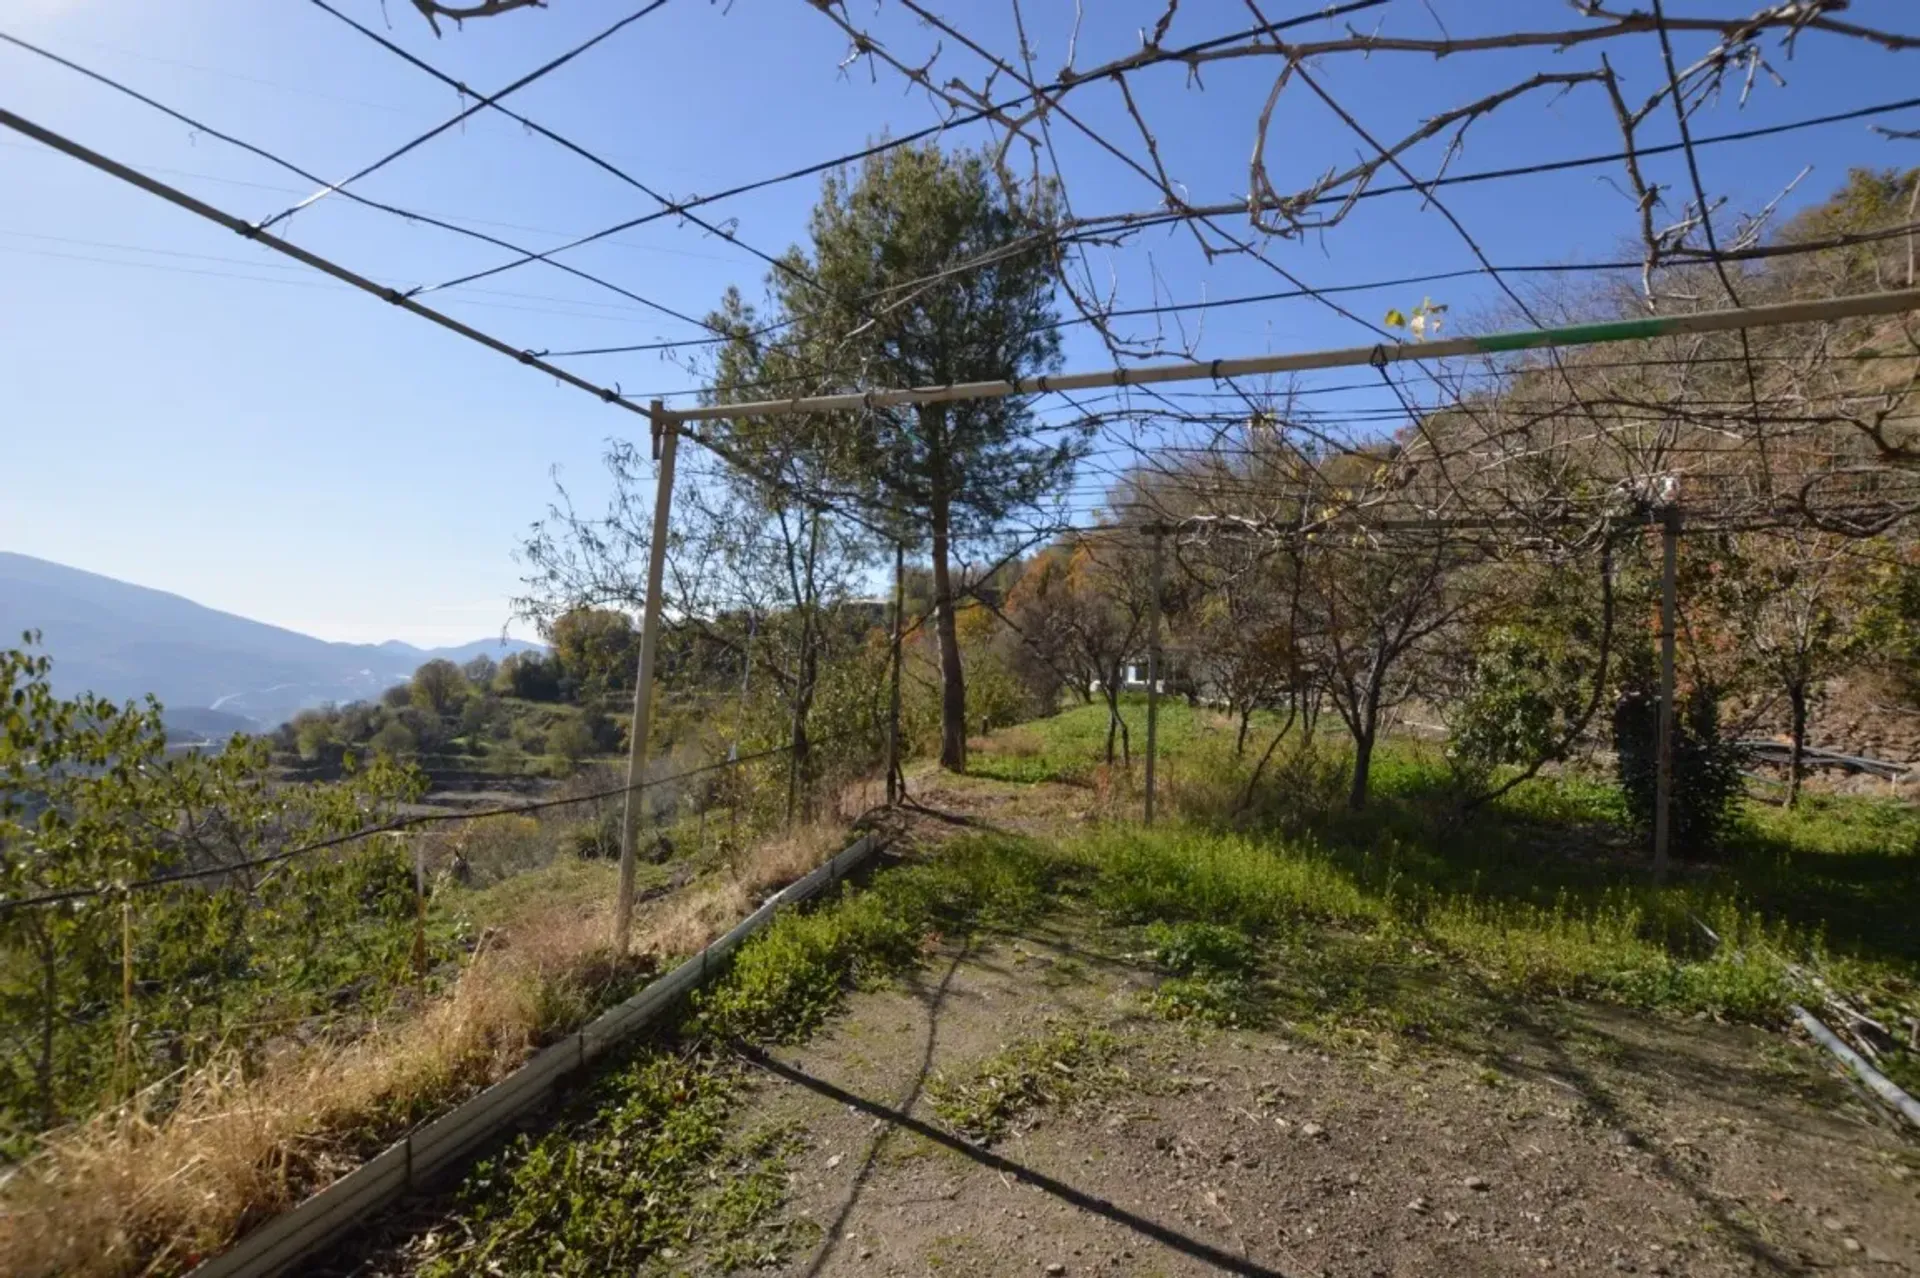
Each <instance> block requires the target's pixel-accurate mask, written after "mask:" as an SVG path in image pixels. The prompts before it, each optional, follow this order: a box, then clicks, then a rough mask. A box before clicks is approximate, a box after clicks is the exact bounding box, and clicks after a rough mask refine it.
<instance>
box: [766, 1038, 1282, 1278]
mask: <svg viewBox="0 0 1920 1278" xmlns="http://www.w3.org/2000/svg"><path fill="white" fill-rule="evenodd" d="M929 1033H930V1034H931V1030H930V1031H929ZM739 1052H740V1055H741V1058H742V1059H743V1060H746V1061H747V1062H748V1063H750V1064H752V1065H754V1066H757V1067H758V1068H760V1069H763V1070H765V1071H766V1072H767V1073H769V1074H771V1075H773V1076H774V1077H777V1078H781V1079H784V1080H786V1081H787V1082H789V1083H792V1084H794V1085H795V1086H798V1087H803V1088H806V1089H807V1090H808V1091H810V1092H813V1093H814V1094H816V1095H818V1096H822V1097H824V1098H826V1099H827V1100H830V1101H833V1102H834V1103H836V1104H840V1105H847V1106H850V1107H852V1108H854V1109H857V1110H859V1111H860V1112H861V1113H863V1114H867V1115H869V1116H870V1117H873V1118H876V1119H879V1120H880V1121H881V1122H883V1123H885V1124H887V1127H886V1128H885V1129H884V1130H883V1131H882V1133H881V1136H880V1138H879V1139H877V1140H876V1141H875V1142H874V1149H877V1148H878V1147H879V1144H880V1141H881V1140H884V1139H885V1138H886V1137H887V1136H889V1135H891V1134H893V1133H894V1132H896V1131H904V1132H909V1133H911V1134H913V1135H915V1136H918V1137H920V1138H921V1139H923V1140H926V1141H928V1142H930V1143H932V1144H935V1145H938V1146H940V1147H941V1148H943V1149H946V1150H949V1151H951V1152H953V1153H955V1154H959V1155H960V1156H962V1157H964V1158H966V1159H968V1160H970V1161H972V1162H975V1163H978V1164H979V1165H981V1166H982V1167H985V1168H987V1169H988V1170H990V1171H994V1172H998V1173H999V1174H1001V1175H1002V1176H1009V1177H1012V1178H1013V1179H1014V1180H1016V1181H1019V1182H1022V1183H1025V1184H1028V1185H1032V1186H1033V1187H1035V1188H1036V1189H1039V1190H1041V1191H1042V1192H1044V1193H1047V1194H1050V1195H1052V1196H1053V1197H1055V1198H1058V1199H1059V1200H1060V1201H1061V1202H1064V1203H1066V1204H1068V1205H1069V1206H1072V1207H1076V1208H1078V1209H1080V1210H1081V1211H1086V1212H1091V1213H1093V1214H1095V1215H1098V1216H1102V1217H1104V1218H1105V1219H1107V1220H1110V1221H1112V1222H1113V1223H1114V1224H1116V1225H1120V1226H1122V1227H1123V1228H1126V1229H1129V1230H1132V1231H1133V1232H1134V1233H1136V1234H1139V1235H1140V1236H1141V1237H1143V1238H1148V1239H1152V1240H1153V1241H1154V1242H1157V1243H1160V1244H1161V1245H1163V1246H1166V1247H1169V1248H1171V1249H1173V1250H1174V1251H1177V1252H1180V1253H1181V1254H1183V1255H1186V1256H1191V1257H1192V1258H1194V1259H1195V1260H1199V1261H1202V1262H1204V1263H1206V1264H1209V1265H1212V1266H1214V1267H1215V1268H1218V1269H1222V1270H1225V1271H1226V1272H1228V1273H1238V1274H1249V1275H1253V1276H1254V1278H1286V1275H1284V1274H1282V1273H1281V1271H1279V1270H1277V1269H1272V1268H1269V1267H1267V1266H1265V1265H1261V1264H1258V1263H1256V1262H1254V1261H1251V1260H1249V1259H1247V1258H1246V1257H1244V1256H1236V1255H1234V1254H1233V1253H1231V1252H1227V1251H1222V1250H1221V1249H1220V1248H1218V1247H1215V1246H1213V1245H1211V1244H1209V1243H1205V1242H1202V1241H1200V1240H1199V1239H1197V1238H1192V1237H1189V1236H1188V1235H1186V1234H1183V1233H1181V1232H1179V1231H1178V1230H1175V1229H1170V1228H1168V1227H1167V1226H1165V1225H1163V1224H1161V1223H1160V1222H1158V1221H1156V1220H1150V1219H1148V1218H1147V1217H1145V1216H1141V1215H1138V1214H1137V1213H1135V1212H1131V1211H1128V1210H1127V1209H1126V1208H1124V1207H1121V1206H1120V1205H1119V1204H1117V1203H1114V1202H1112V1201H1110V1200H1108V1199H1105V1198H1101V1197H1100V1196H1098V1195H1097V1194H1090V1193H1087V1192H1086V1191H1085V1190H1082V1189H1078V1188H1076V1187H1074V1186H1073V1185H1070V1184H1068V1183H1066V1182H1065V1181H1062V1180H1057V1179H1055V1178H1054V1177H1052V1176H1048V1175H1046V1174H1045V1173H1044V1172H1039V1171H1035V1170H1033V1169H1032V1168H1030V1167H1028V1166H1026V1165H1025V1164H1023V1163H1017V1162H1015V1161H1014V1160H1013V1159H1011V1158H1007V1157H1005V1156H1004V1155H1001V1154H996V1153H994V1152H993V1151H992V1150H990V1149H985V1148H983V1147H981V1146H979V1145H975V1144H973V1143H971V1142H969V1141H966V1140H963V1139H962V1138H960V1137H958V1136H955V1135H953V1134H952V1133H951V1132H948V1131H946V1130H944V1129H942V1128H940V1127H936V1126H934V1125H933V1124H932V1123H928V1122H925V1121H924V1120H922V1119H918V1118H915V1117H914V1116H913V1115H912V1114H911V1113H909V1112H908V1106H892V1105H887V1104H885V1103H883V1102H880V1101H876V1100H873V1099H871V1098H869V1097H865V1096H861V1095H859V1094H858V1093H856V1092H850V1091H848V1090H846V1089H845V1088H843V1087H839V1086H837V1085H835V1084H834V1083H830V1082H828V1081H827V1080H826V1079H824V1078H820V1077H818V1076H816V1075H813V1074H809V1073H807V1072H806V1071H804V1070H801V1069H797V1068H795V1067H794V1066H792V1065H789V1064H787V1063H786V1062H784V1061H779V1060H776V1059H774V1058H773V1057H771V1056H768V1055H767V1054H766V1053H764V1052H761V1051H759V1050H758V1049H756V1048H752V1047H748V1046H744V1045H743V1046H741V1047H740V1048H739ZM930 1060H931V1054H930V1053H929V1062H930ZM924 1072H925V1071H924V1068H923V1070H922V1071H921V1073H922V1076H924ZM920 1085H921V1084H920V1082H919V1081H918V1080H916V1082H915V1084H914V1087H913V1089H912V1091H913V1094H914V1095H915V1096H917V1095H918V1090H919V1087H920ZM908 1105H909V1106H910V1105H911V1101H909V1103H908ZM874 1157H875V1155H874V1152H873V1150H869V1153H868V1156H867V1165H866V1166H865V1167H863V1168H862V1169H861V1173H860V1176H859V1178H857V1179H856V1181H855V1187H854V1191H853V1194H852V1195H850V1196H849V1198H848V1201H847V1203H846V1204H845V1205H844V1206H843V1207H842V1208H841V1210H840V1212H839V1213H838V1214H837V1215H836V1218H835V1221H834V1233H833V1234H832V1235H830V1236H829V1238H828V1241H827V1243H826V1246H825V1248H823V1250H822V1252H821V1255H820V1256H819V1257H818V1258H817V1259H816V1260H815V1262H814V1263H813V1264H812V1265H811V1266H809V1267H808V1269H807V1273H808V1274H809V1275H817V1274H818V1273H819V1272H820V1271H821V1268H822V1267H823V1266H824V1265H825V1264H826V1261H827V1258H828V1256H829V1255H830V1253H831V1250H832V1248H833V1246H834V1243H835V1241H836V1239H837V1237H838V1231H839V1229H840V1227H841V1226H842V1225H843V1224H844V1223H845V1221H846V1218H847V1216H848V1214H849V1213H850V1212H851V1211H852V1210H853V1204H854V1201H855V1199H856V1198H857V1197H858V1194H859V1192H860V1189H861V1187H862V1186H863V1185H864V1184H865V1182H866V1180H867V1178H868V1176H869V1174H870V1172H871V1169H872V1166H873V1161H874Z"/></svg>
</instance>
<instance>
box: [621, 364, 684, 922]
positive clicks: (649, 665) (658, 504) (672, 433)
mask: <svg viewBox="0 0 1920 1278" xmlns="http://www.w3.org/2000/svg"><path fill="white" fill-rule="evenodd" d="M651 415H652V417H653V441H654V450H655V451H656V452H657V453H658V454H659V459H660V474H659V479H658V482H657V483H656V484H655V487H654V493H653V541H652V542H651V543H650V544H649V545H648V546H647V601H646V605H645V609H644V611H643V612H642V613H641V618H640V671H639V676H638V682H637V683H636V685H635V686H634V689H633V727H632V729H631V730H630V731H629V733H628V737H627V803H626V811H625V813H624V814H623V816H622V819H621V822H620V897H619V900H618V902H617V904H616V905H615V907H614V911H613V952H614V953H615V954H625V953H626V952H627V946H628V943H629V942H630V941H631V940H632V937H633V880H634V868H635V863H636V860H637V855H638V848H637V847H636V846H635V845H636V843H637V841H638V839H639V834H640V814H641V813H642V812H643V811H645V805H646V794H645V792H643V791H642V790H640V789H639V788H638V787H639V786H640V785H641V783H642V781H643V780H644V779H645V777H646V774H647V727H648V724H649V723H650V722H651V720H652V716H653V654H654V650H655V649H656V648H657V647H658V646H659V642H660V592H661V586H662V582H663V580H664V578H665V577H666V572H667V517H668V514H669V512H670V510H671V508H672V505H673V455H674V450H675V446H676V445H677V444H678V443H679V442H680V429H679V423H678V421H676V420H675V419H674V417H673V416H672V415H671V414H669V413H668V412H667V409H666V406H665V405H664V404H662V403H661V402H660V401H659V400H657V399H656V400H654V401H653V406H652V410H651Z"/></svg>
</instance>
